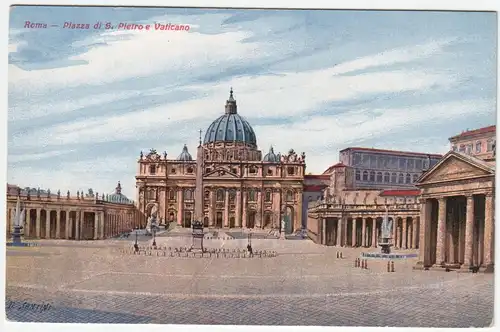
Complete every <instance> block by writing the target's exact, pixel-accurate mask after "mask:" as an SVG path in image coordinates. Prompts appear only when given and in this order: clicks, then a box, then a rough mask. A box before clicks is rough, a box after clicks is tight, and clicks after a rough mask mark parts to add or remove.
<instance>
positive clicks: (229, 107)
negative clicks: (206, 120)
mask: <svg viewBox="0 0 500 332" xmlns="http://www.w3.org/2000/svg"><path fill="white" fill-rule="evenodd" d="M225 113H226V114H236V113H238V112H237V107H236V99H234V97H233V87H231V90H229V99H228V100H227V101H226V112H225Z"/></svg>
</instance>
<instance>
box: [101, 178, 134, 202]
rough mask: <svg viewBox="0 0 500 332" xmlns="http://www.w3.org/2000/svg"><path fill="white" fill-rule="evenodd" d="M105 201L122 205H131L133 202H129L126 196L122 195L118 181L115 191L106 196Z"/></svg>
mask: <svg viewBox="0 0 500 332" xmlns="http://www.w3.org/2000/svg"><path fill="white" fill-rule="evenodd" d="M107 201H108V202H111V203H122V204H132V203H133V201H132V200H130V199H129V198H128V197H127V196H125V195H124V194H122V185H121V184H120V181H118V185H117V186H116V188H115V191H114V192H113V193H112V194H110V195H107Z"/></svg>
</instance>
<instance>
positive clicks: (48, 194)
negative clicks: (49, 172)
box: [47, 189, 50, 198]
mask: <svg viewBox="0 0 500 332" xmlns="http://www.w3.org/2000/svg"><path fill="white" fill-rule="evenodd" d="M47 197H49V198H50V189H48V190H47Z"/></svg>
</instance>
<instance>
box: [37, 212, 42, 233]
mask: <svg viewBox="0 0 500 332" xmlns="http://www.w3.org/2000/svg"><path fill="white" fill-rule="evenodd" d="M41 213H42V209H40V208H38V209H36V237H37V238H40V214H41Z"/></svg>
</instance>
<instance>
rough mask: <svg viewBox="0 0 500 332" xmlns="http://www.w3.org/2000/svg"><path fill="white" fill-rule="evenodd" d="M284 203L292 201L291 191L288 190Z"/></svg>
mask: <svg viewBox="0 0 500 332" xmlns="http://www.w3.org/2000/svg"><path fill="white" fill-rule="evenodd" d="M286 201H287V202H292V201H293V192H292V191H291V190H288V191H287V192H286Z"/></svg>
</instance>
